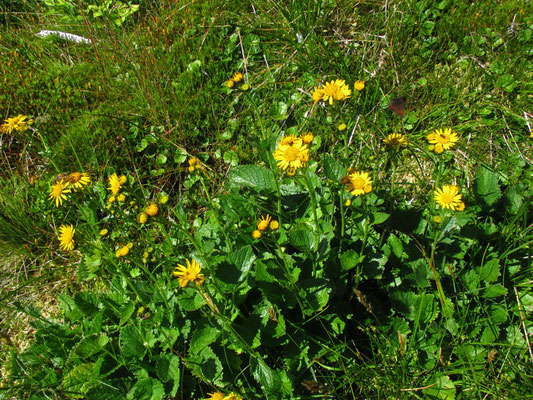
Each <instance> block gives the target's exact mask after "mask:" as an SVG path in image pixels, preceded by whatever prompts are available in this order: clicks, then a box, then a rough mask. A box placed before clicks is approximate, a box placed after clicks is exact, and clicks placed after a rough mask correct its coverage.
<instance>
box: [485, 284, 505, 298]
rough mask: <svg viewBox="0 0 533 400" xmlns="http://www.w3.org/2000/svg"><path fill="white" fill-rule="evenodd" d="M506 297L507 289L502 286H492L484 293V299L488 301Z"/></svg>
mask: <svg viewBox="0 0 533 400" xmlns="http://www.w3.org/2000/svg"><path fill="white" fill-rule="evenodd" d="M505 295H507V289H506V288H505V287H504V286H502V285H491V286H489V287H488V288H487V289H486V290H485V292H484V293H483V297H484V298H486V299H493V298H495V297H500V296H505Z"/></svg>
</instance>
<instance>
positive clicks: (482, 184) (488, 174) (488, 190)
mask: <svg viewBox="0 0 533 400" xmlns="http://www.w3.org/2000/svg"><path fill="white" fill-rule="evenodd" d="M474 190H475V193H476V194H477V195H478V196H479V197H480V198H481V200H482V201H483V202H484V203H485V204H486V205H487V206H492V205H494V203H496V202H497V201H498V200H499V198H500V197H501V190H500V184H499V182H498V175H496V173H495V172H493V171H491V170H489V169H488V168H486V167H480V168H479V169H478V170H477V173H476V177H475V186H474Z"/></svg>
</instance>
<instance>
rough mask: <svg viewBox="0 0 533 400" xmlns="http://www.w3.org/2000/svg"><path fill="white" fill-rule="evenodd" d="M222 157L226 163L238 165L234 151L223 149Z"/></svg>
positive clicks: (237, 157) (233, 165)
mask: <svg viewBox="0 0 533 400" xmlns="http://www.w3.org/2000/svg"><path fill="white" fill-rule="evenodd" d="M222 158H223V160H224V162H225V163H226V164H229V165H231V166H232V167H235V166H237V165H239V156H238V155H237V153H235V152H234V151H231V150H228V151H225V152H224V156H223V157H222Z"/></svg>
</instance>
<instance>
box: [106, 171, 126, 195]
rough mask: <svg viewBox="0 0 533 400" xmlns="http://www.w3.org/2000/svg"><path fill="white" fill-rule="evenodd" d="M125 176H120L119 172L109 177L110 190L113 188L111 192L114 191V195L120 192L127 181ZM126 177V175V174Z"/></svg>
mask: <svg viewBox="0 0 533 400" xmlns="http://www.w3.org/2000/svg"><path fill="white" fill-rule="evenodd" d="M123 176H124V175H121V176H120V178H119V177H118V175H117V174H113V175H111V176H110V177H109V190H111V193H113V195H116V194H118V192H119V191H120V189H121V188H122V185H123V184H124V183H126V182H125V180H123V179H122V177H123ZM124 178H126V177H125V176H124Z"/></svg>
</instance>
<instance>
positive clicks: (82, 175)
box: [67, 172, 91, 190]
mask: <svg viewBox="0 0 533 400" xmlns="http://www.w3.org/2000/svg"><path fill="white" fill-rule="evenodd" d="M67 182H68V183H69V185H71V186H73V187H74V189H75V190H76V189H83V187H84V186H86V185H89V184H90V183H91V176H90V175H89V174H88V173H87V172H72V173H70V174H69V175H68V176H67Z"/></svg>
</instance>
